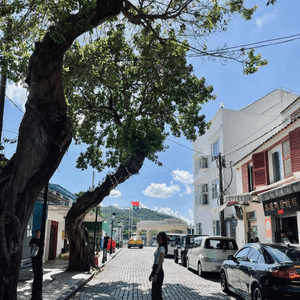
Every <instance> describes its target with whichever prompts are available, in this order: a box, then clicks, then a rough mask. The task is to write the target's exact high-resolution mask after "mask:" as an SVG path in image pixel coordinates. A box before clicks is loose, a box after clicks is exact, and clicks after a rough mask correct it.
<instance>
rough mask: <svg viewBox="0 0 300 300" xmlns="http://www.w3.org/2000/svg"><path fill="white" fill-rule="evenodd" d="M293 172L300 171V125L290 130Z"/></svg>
mask: <svg viewBox="0 0 300 300" xmlns="http://www.w3.org/2000/svg"><path fill="white" fill-rule="evenodd" d="M289 137H290V151H291V163H292V172H293V173H294V172H298V171H300V127H298V128H296V129H294V130H293V131H290V132H289Z"/></svg>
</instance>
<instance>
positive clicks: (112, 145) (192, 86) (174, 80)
mask: <svg viewBox="0 0 300 300" xmlns="http://www.w3.org/2000/svg"><path fill="white" fill-rule="evenodd" d="M158 27H159V26H157V27H156V28H155V32H156V33H153V32H149V31H147V30H143V31H142V32H141V34H137V35H135V36H134V37H133V38H132V40H131V41H130V42H127V41H126V36H125V34H126V30H125V26H124V25H122V24H119V25H117V26H116V27H114V26H111V28H110V30H109V31H108V32H107V38H100V39H98V40H96V41H95V42H94V43H93V44H92V45H89V44H88V45H85V46H84V47H81V46H80V44H79V43H75V44H74V46H73V47H72V48H71V50H70V51H69V52H67V54H66V57H65V64H64V66H65V72H64V85H65V86H66V87H67V88H66V94H67V95H68V98H67V100H68V102H69V107H70V114H71V115H72V120H73V122H72V123H73V130H74V131H73V133H74V134H73V135H74V138H75V140H76V141H77V142H78V143H79V142H84V143H87V144H88V145H89V147H88V149H87V151H86V152H85V153H82V154H81V156H80V158H79V160H78V167H80V168H87V166H88V165H91V166H92V167H93V168H96V169H98V170H99V171H102V170H103V168H105V167H109V168H116V167H117V166H118V165H119V164H122V163H123V164H124V163H126V162H127V160H128V159H129V158H130V157H131V156H132V155H133V154H134V153H135V152H136V151H137V150H143V151H145V156H146V157H147V158H148V159H150V160H152V161H154V162H157V152H158V151H164V150H165V146H164V141H165V139H166V137H167V136H168V135H169V131H168V129H169V130H170V132H171V134H173V135H175V136H180V135H181V133H183V134H184V135H185V136H186V138H187V139H189V140H195V138H196V136H197V134H198V135H202V134H203V133H204V131H205V128H206V127H207V124H206V122H205V121H204V119H205V116H204V115H201V114H200V111H201V106H202V104H204V103H205V102H207V101H209V100H211V99H215V96H214V95H213V94H212V91H213V88H212V87H211V86H206V83H205V79H204V78H200V79H198V78H197V77H196V76H195V75H194V74H193V67H192V66H191V65H188V64H187V61H186V52H187V51H188V49H189V47H188V45H187V43H181V44H178V43H177V42H175V41H174V40H175V35H174V31H173V30H172V32H170V33H169V37H170V39H169V40H167V41H166V42H164V43H161V42H160V41H159V40H157V34H160V31H161V28H158ZM74 87H76V88H74Z"/></svg>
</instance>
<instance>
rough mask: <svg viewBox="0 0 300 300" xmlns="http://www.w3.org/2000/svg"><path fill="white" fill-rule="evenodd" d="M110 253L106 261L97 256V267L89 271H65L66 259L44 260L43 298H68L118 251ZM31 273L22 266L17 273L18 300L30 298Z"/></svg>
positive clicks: (49, 299)
mask: <svg viewBox="0 0 300 300" xmlns="http://www.w3.org/2000/svg"><path fill="white" fill-rule="evenodd" d="M121 250H122V248H120V249H116V252H115V253H113V254H112V255H110V254H109V253H108V254H107V261H106V262H105V263H104V264H103V263H102V254H103V252H100V257H99V269H93V270H92V269H91V271H90V272H82V273H78V272H66V269H67V267H68V260H63V259H57V260H54V261H50V262H45V263H44V265H43V270H44V276H43V300H65V299H68V297H69V296H71V295H72V294H73V293H74V292H75V291H76V290H77V289H79V288H80V287H82V286H83V285H85V284H86V283H87V282H88V281H89V280H91V279H92V278H93V277H94V276H95V275H96V274H98V273H99V272H101V269H102V267H103V266H104V265H105V264H107V263H109V262H110V260H111V259H113V258H114V257H115V256H116V255H117V254H118V253H119V252H120V251H121ZM32 282H33V273H32V268H31V267H29V268H24V269H21V270H20V273H19V283H18V300H30V298H31V292H32Z"/></svg>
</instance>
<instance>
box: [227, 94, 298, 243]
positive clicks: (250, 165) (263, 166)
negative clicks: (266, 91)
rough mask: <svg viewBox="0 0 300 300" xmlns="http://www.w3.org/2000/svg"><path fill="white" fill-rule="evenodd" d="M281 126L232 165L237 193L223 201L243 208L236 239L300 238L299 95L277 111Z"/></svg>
mask: <svg viewBox="0 0 300 300" xmlns="http://www.w3.org/2000/svg"><path fill="white" fill-rule="evenodd" d="M281 117H282V123H283V124H284V127H283V128H281V129H280V130H278V131H277V132H276V133H274V134H273V136H272V137H270V138H269V139H266V140H265V141H264V142H263V143H262V144H261V145H259V146H258V147H257V148H256V149H254V150H253V151H252V152H250V153H249V154H247V155H246V156H245V157H243V158H242V159H241V160H240V161H238V162H237V163H236V164H235V171H236V179H237V195H232V196H227V197H226V203H235V204H236V205H237V206H241V207H243V220H241V221H240V222H239V226H238V227H239V232H238V235H239V239H240V240H241V241H243V242H244V243H246V242H251V241H253V239H254V237H255V236H258V237H259V239H260V241H261V242H276V243H278V242H281V240H282V235H283V234H286V235H287V237H288V239H289V240H290V241H291V242H293V243H297V244H298V243H299V240H300V200H299V197H300V98H297V99H296V100H295V101H294V102H293V103H292V104H291V105H289V106H288V107H286V108H285V109H284V110H283V111H282V112H281Z"/></svg>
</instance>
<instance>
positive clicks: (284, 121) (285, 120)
mask: <svg viewBox="0 0 300 300" xmlns="http://www.w3.org/2000/svg"><path fill="white" fill-rule="evenodd" d="M289 119H290V118H286V119H284V120H283V121H282V122H281V123H280V124H278V125H276V126H275V127H273V128H272V129H270V130H268V131H266V132H265V133H264V134H262V135H261V136H259V137H257V138H256V139H254V140H252V141H251V142H249V143H247V144H245V145H244V146H242V147H240V148H238V149H236V150H234V151H232V152H230V153H227V154H224V155H231V154H233V153H236V152H237V151H239V150H241V149H243V148H245V147H247V146H249V145H250V144H252V143H254V142H255V141H257V140H259V139H260V138H262V137H263V136H265V135H266V134H268V133H270V132H271V131H273V130H274V129H276V128H277V127H279V126H281V125H283V124H284V123H286V122H287V121H288V120H289Z"/></svg>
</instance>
